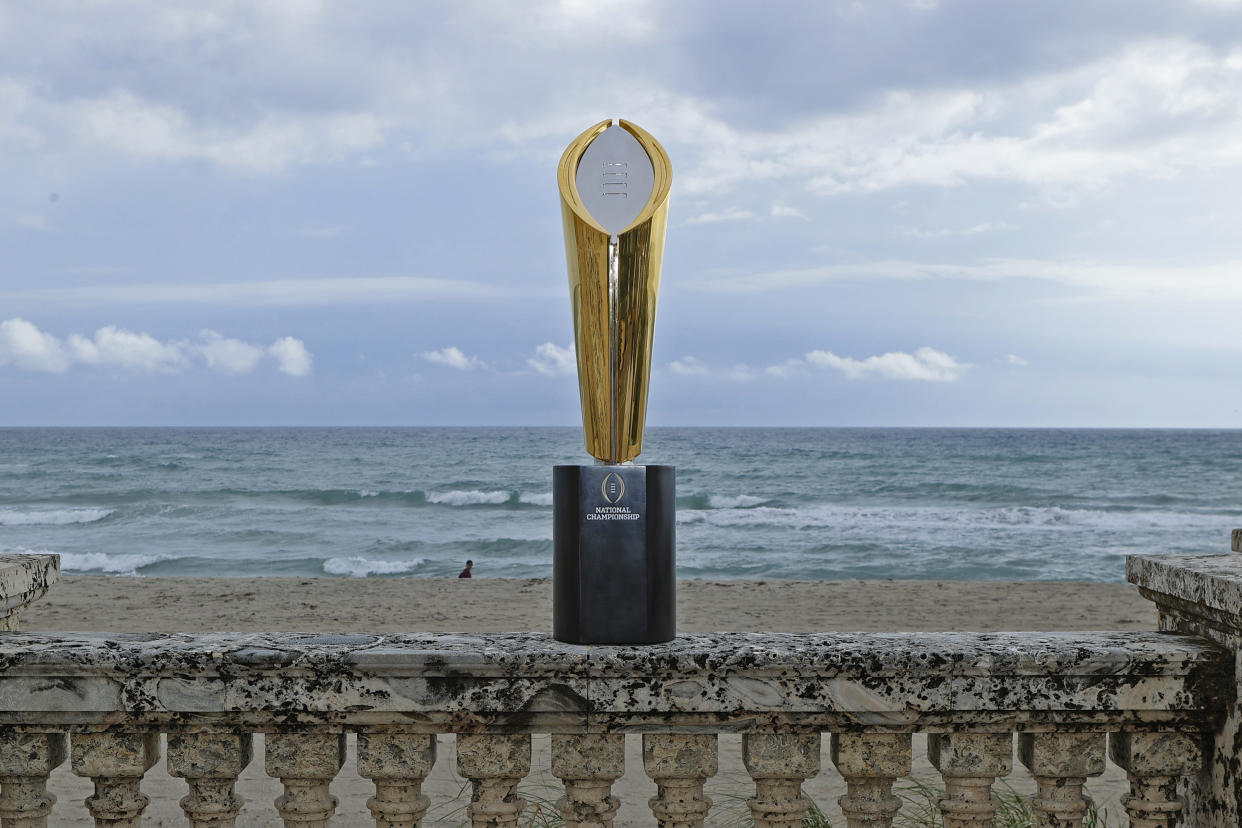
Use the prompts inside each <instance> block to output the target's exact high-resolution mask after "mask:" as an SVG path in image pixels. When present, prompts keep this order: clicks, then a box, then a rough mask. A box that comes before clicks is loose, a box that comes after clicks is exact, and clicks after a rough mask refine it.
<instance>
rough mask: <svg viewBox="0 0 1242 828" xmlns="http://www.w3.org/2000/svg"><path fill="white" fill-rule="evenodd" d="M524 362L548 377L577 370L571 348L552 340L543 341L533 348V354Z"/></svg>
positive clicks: (576, 361)
mask: <svg viewBox="0 0 1242 828" xmlns="http://www.w3.org/2000/svg"><path fill="white" fill-rule="evenodd" d="M526 364H527V365H529V366H530V367H531V368H534V369H535V370H536V371H538V372H539V373H541V374H544V375H545V376H549V377H562V376H568V375H570V374H573V373H574V372H576V371H577V370H578V359H577V357H576V356H575V354H574V349H573V348H562V347H561V346H560V345H557V344H555V343H553V342H545V343H543V344H542V345H540V346H539V347H538V348H536V349H535V355H534V356H533V357H531V358H530V359H528V360H526Z"/></svg>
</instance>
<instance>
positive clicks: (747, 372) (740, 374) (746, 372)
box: [725, 362, 758, 382]
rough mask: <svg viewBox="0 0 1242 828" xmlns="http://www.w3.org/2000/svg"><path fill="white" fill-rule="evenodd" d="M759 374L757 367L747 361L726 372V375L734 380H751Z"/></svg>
mask: <svg viewBox="0 0 1242 828" xmlns="http://www.w3.org/2000/svg"><path fill="white" fill-rule="evenodd" d="M757 376H758V374H757V373H756V372H755V369H754V368H751V367H750V366H749V365H747V364H746V363H745V362H739V363H738V364H737V365H734V366H733V367H732V368H730V369H729V371H728V373H726V374H725V377H727V378H728V379H731V380H733V381H734V382H750V381H751V380H753V379H754V378H755V377H757Z"/></svg>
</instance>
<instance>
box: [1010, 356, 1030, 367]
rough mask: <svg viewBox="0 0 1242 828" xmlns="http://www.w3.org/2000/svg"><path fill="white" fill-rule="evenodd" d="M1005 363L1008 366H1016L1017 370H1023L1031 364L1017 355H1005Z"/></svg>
mask: <svg viewBox="0 0 1242 828" xmlns="http://www.w3.org/2000/svg"><path fill="white" fill-rule="evenodd" d="M1005 362H1007V363H1009V364H1010V365H1013V366H1016V367H1018V368H1025V367H1026V366H1028V365H1030V364H1031V363H1029V362H1027V361H1026V360H1025V359H1023V358H1022V357H1020V356H1018V355H1017V354H1006V355H1005Z"/></svg>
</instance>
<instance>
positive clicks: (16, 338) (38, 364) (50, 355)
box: [0, 318, 70, 374]
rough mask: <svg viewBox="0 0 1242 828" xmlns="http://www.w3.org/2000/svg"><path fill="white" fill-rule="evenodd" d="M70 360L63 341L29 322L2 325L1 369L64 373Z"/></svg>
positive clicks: (20, 321)
mask: <svg viewBox="0 0 1242 828" xmlns="http://www.w3.org/2000/svg"><path fill="white" fill-rule="evenodd" d="M69 362H70V359H69V356H68V354H66V353H65V349H64V347H63V346H61V344H60V341H59V340H57V339H56V337H54V336H52V335H51V334H47V333H44V332H43V331H41V330H39V329H38V328H37V327H35V326H34V325H33V324H31V323H30V322H27V321H26V320H25V319H17V318H14V319H6V320H4V321H3V322H0V365H13V366H16V367H17V368H21V369H22V370H24V371H50V372H52V373H56V374H60V373H64V372H65V371H66V370H68V368H69Z"/></svg>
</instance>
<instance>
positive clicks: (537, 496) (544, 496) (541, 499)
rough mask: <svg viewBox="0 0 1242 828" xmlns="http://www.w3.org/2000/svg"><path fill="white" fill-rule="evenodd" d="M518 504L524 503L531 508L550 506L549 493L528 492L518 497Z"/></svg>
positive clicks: (550, 498)
mask: <svg viewBox="0 0 1242 828" xmlns="http://www.w3.org/2000/svg"><path fill="white" fill-rule="evenodd" d="M518 503H526V504H528V505H531V506H551V505H552V493H551V492H528V493H526V494H521V495H519V496H518Z"/></svg>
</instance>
